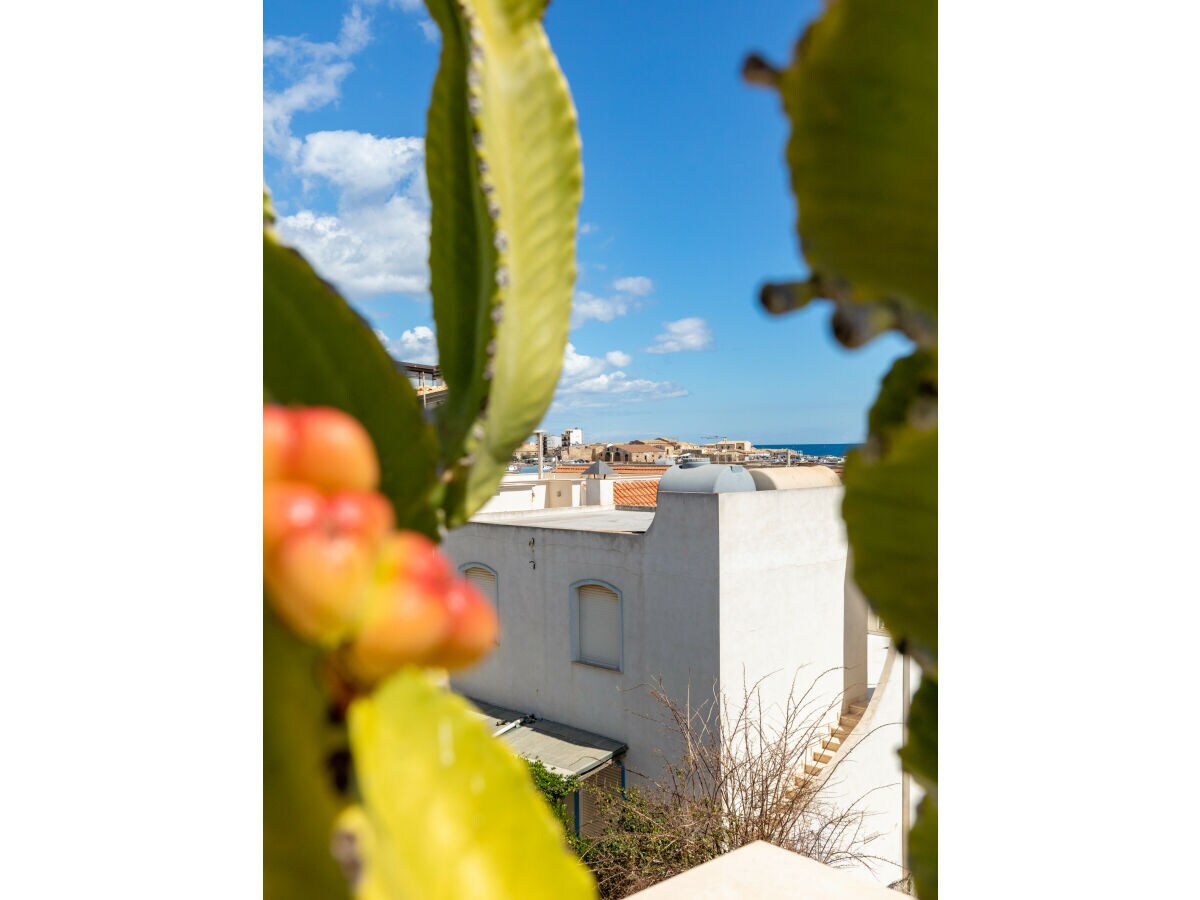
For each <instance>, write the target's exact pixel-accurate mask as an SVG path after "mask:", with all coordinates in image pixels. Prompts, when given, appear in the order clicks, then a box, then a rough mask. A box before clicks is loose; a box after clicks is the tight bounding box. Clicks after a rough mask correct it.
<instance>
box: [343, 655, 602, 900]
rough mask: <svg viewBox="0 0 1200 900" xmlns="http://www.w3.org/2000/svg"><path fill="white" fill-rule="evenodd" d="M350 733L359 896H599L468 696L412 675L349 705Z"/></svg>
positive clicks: (374, 899)
mask: <svg viewBox="0 0 1200 900" xmlns="http://www.w3.org/2000/svg"><path fill="white" fill-rule="evenodd" d="M349 727H350V739H351V743H352V746H353V748H354V760H355V767H356V775H357V779H358V786H359V790H360V792H361V795H362V805H363V813H364V814H365V816H364V818H365V822H360V823H357V824H356V826H355V832H356V834H355V841H354V843H355V845H356V846H358V847H360V848H361V857H362V858H361V868H360V870H359V871H360V873H361V874H360V881H359V883H358V885H357V889H356V894H357V897H358V898H359V900H395V898H397V897H420V898H422V900H443V898H444V900H460V898H464V897H487V898H490V900H505V898H513V900H516V898H520V900H538V898H546V900H572V898H591V897H595V888H594V886H593V884H592V880H591V876H590V875H589V873H588V871H587V869H586V868H585V867H584V866H583V864H582V863H581V862H580V861H579V859H578V858H577V857H576V856H574V854H572V853H570V852H569V851H568V850H567V849H566V847H565V845H564V843H563V833H562V826H561V825H560V824H559V822H558V821H557V820H556V819H555V818H554V815H553V813H552V812H551V810H550V808H549V806H548V805H547V804H546V802H545V801H544V800H543V799H542V797H541V795H540V794H539V793H538V792H537V790H536V788H535V787H534V785H533V782H532V780H531V779H530V777H529V769H528V766H527V765H526V764H525V763H524V762H523V761H522V760H520V759H518V758H517V757H516V756H514V755H513V754H512V753H511V752H510V751H509V750H508V749H507V748H506V747H505V746H504V745H503V744H502V743H501V742H500V741H498V740H497V739H496V738H494V737H492V735H491V734H490V733H489V732H488V730H487V728H485V727H484V725H483V723H482V722H481V721H480V720H479V718H478V717H477V716H476V715H474V714H473V713H472V712H471V708H470V706H469V704H468V703H467V701H466V700H464V699H463V698H462V697H459V696H457V695H455V694H453V693H451V692H450V691H449V690H447V689H445V688H442V687H439V686H438V685H436V684H434V683H433V682H432V680H431V679H430V676H429V675H428V674H427V673H425V672H423V671H420V670H406V671H402V672H400V673H398V674H397V675H395V676H393V677H392V678H390V679H389V680H388V681H386V682H385V683H384V684H383V685H381V686H380V687H379V689H378V690H376V692H375V693H374V694H372V695H371V696H369V697H365V698H361V699H359V700H356V701H354V703H353V704H351V707H350V711H349Z"/></svg>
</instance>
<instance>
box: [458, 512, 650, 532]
mask: <svg viewBox="0 0 1200 900" xmlns="http://www.w3.org/2000/svg"><path fill="white" fill-rule="evenodd" d="M471 521H472V522H481V523H485V524H488V525H517V526H522V527H525V528H561V529H563V530H566V531H609V532H624V533H627V534H643V533H644V532H645V531H646V529H647V528H649V527H650V523H651V522H653V521H654V512H653V511H652V510H646V511H642V510H626V509H596V508H594V507H587V506H569V507H564V508H562V509H535V510H528V511H520V512H495V513H482V514H480V515H477V516H475V517H474V518H473V519H471Z"/></svg>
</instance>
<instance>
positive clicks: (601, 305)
mask: <svg viewBox="0 0 1200 900" xmlns="http://www.w3.org/2000/svg"><path fill="white" fill-rule="evenodd" d="M632 305H633V303H632V301H631V300H630V298H629V297H626V296H623V295H621V294H617V295H616V296H614V297H597V296H596V295H595V294H589V293H588V292H587V291H576V292H575V298H574V300H573V301H572V302H571V327H572V328H578V327H579V326H580V325H583V324H584V323H586V322H611V321H612V320H613V319H615V318H617V317H618V316H623V315H625V314H626V313H627V312H629V310H630V308H631V307H632Z"/></svg>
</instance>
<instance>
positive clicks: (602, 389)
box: [552, 343, 687, 411]
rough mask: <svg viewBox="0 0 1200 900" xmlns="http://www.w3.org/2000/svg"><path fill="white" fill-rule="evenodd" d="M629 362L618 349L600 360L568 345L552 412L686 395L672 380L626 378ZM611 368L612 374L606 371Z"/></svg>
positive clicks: (626, 355) (627, 357) (599, 407)
mask: <svg viewBox="0 0 1200 900" xmlns="http://www.w3.org/2000/svg"><path fill="white" fill-rule="evenodd" d="M632 361H633V358H632V357H631V356H630V355H629V354H628V353H625V352H623V351H621V350H610V351H608V352H607V353H606V354H604V356H603V357H600V356H588V355H586V354H583V353H580V352H578V351H577V350H576V349H575V345H574V344H570V343H568V344H567V348H566V351H565V352H564V353H563V369H562V377H561V378H560V379H559V383H558V391H557V393H556V394H555V398H554V404H553V406H552V409H553V410H555V411H563V410H569V409H602V408H604V407H610V406H616V405H617V404H618V403H630V402H639V401H645V400H664V399H668V398H671V397H684V396H687V390H686V389H685V388H683V387H681V386H680V385H678V384H675V383H674V382H671V381H651V380H649V379H646V378H631V377H629V375H627V374H626V373H625V371H624V367H625V366H628V365H629V364H630V363H631V362H632ZM610 367H611V368H613V369H615V371H609V369H610Z"/></svg>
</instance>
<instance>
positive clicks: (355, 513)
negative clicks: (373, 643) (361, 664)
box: [263, 482, 393, 646]
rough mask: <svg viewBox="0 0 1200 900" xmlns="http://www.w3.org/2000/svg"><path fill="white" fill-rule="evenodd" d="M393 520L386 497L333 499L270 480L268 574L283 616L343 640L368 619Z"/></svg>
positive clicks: (302, 631) (325, 637) (302, 628)
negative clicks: (381, 552)
mask: <svg viewBox="0 0 1200 900" xmlns="http://www.w3.org/2000/svg"><path fill="white" fill-rule="evenodd" d="M392 525H393V515H392V508H391V506H390V505H389V504H388V502H387V500H386V499H384V498H383V497H382V496H380V495H379V494H374V493H366V492H351V491H343V492H340V493H337V494H334V495H333V496H332V497H328V498H327V497H323V496H321V495H320V494H319V493H317V492H316V491H315V490H314V489H312V488H308V487H307V486H305V485H295V484H291V483H288V482H278V483H275V484H268V485H265V486H264V488H263V546H264V557H263V576H264V578H265V580H266V583H267V589H268V593H267V596H268V597H269V599H270V600H271V603H272V605H273V607H274V609H275V611H276V613H278V614H279V617H280V618H281V619H283V620H284V622H286V623H287V624H288V626H289V627H291V628H292V630H293V631H295V632H296V633H297V634H298V635H300V636H301V637H303V638H305V639H306V640H310V641H315V642H317V643H320V644H325V645H327V646H333V645H335V644H337V643H339V642H340V641H342V640H344V639H345V638H346V637H347V636H348V635H349V634H350V632H351V631H352V630H353V628H354V627H355V626H356V625H357V623H358V621H359V619H360V618H361V616H362V613H363V611H364V608H365V605H366V599H367V591H368V588H369V587H370V583H371V575H372V572H373V570H374V568H375V561H376V557H377V556H378V554H379V550H380V547H381V545H382V544H383V541H384V539H385V537H386V535H387V532H388V531H389V529H391V527H392Z"/></svg>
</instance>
